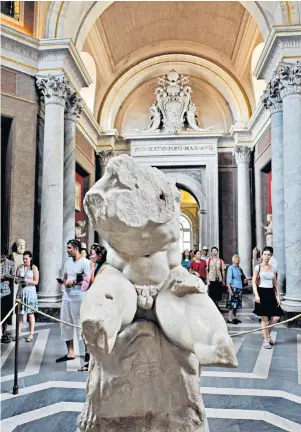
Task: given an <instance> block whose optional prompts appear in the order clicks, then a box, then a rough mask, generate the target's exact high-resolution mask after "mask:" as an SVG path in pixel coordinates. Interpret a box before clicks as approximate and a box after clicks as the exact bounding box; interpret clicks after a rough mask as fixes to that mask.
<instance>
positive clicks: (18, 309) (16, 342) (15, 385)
mask: <svg viewBox="0 0 301 432" xmlns="http://www.w3.org/2000/svg"><path fill="white" fill-rule="evenodd" d="M20 312H21V304H20V301H18V306H17V319H16V341H15V370H14V387H13V394H14V395H17V394H18V393H19V386H18V366H19V315H20Z"/></svg>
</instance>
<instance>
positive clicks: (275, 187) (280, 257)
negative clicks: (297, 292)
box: [271, 110, 285, 292]
mask: <svg viewBox="0 0 301 432" xmlns="http://www.w3.org/2000/svg"><path fill="white" fill-rule="evenodd" d="M271 134H272V135H271V136H272V158H273V181H272V202H273V248H274V255H275V257H277V262H278V282H279V286H280V290H281V292H284V291H283V289H284V282H285V280H284V279H285V238H284V229H283V227H284V183H283V182H284V179H283V178H284V175H283V172H284V171H283V111H282V110H278V111H275V112H273V113H271Z"/></svg>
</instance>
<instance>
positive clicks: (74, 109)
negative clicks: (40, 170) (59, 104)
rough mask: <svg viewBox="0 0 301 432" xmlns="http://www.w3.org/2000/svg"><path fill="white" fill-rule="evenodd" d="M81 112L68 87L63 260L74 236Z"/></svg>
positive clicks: (77, 97) (65, 131)
mask: <svg viewBox="0 0 301 432" xmlns="http://www.w3.org/2000/svg"><path fill="white" fill-rule="evenodd" d="M81 112H82V106H81V98H80V97H79V96H78V94H77V93H76V92H73V91H72V90H71V89H70V88H69V89H68V97H67V100H66V106H65V124H64V138H65V146H64V227H63V243H62V247H63V261H64V260H65V259H67V255H66V244H67V242H68V240H70V239H72V238H74V237H75V187H74V182H75V147H76V120H77V119H78V118H79V117H80V114H81Z"/></svg>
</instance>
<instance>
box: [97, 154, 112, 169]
mask: <svg viewBox="0 0 301 432" xmlns="http://www.w3.org/2000/svg"><path fill="white" fill-rule="evenodd" d="M96 156H97V157H98V158H99V161H100V164H101V165H102V166H104V167H105V166H107V164H108V162H109V160H110V159H112V157H114V156H115V155H114V152H113V150H102V151H100V152H96Z"/></svg>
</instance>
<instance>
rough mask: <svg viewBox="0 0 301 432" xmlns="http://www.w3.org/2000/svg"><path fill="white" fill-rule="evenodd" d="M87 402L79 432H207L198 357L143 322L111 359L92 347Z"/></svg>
mask: <svg viewBox="0 0 301 432" xmlns="http://www.w3.org/2000/svg"><path fill="white" fill-rule="evenodd" d="M88 348H89V352H90V353H91V364H90V371H89V377H88V383H87V400H86V403H85V405H84V408H83V411H82V413H81V414H80V416H79V418H78V422H77V424H78V432H104V431H105V432H117V431H118V432H121V431H127V432H207V431H208V429H207V426H205V425H206V424H207V422H206V420H205V409H204V405H203V401H202V396H201V393H200V377H199V370H200V366H199V362H198V360H197V358H196V356H195V355H194V354H192V353H189V352H188V351H184V350H183V349H180V348H178V347H176V346H174V345H172V344H171V343H170V342H169V341H168V340H167V339H166V338H165V336H164V335H163V334H162V332H161V331H160V329H159V328H158V327H157V326H156V324H154V323H152V322H150V321H145V320H138V321H136V322H134V323H133V324H131V325H130V326H129V327H127V328H126V329H125V330H124V331H123V332H121V333H120V334H119V336H118V337H117V340H116V342H115V345H114V349H113V351H112V352H111V354H109V355H107V354H103V352H101V351H100V350H98V349H96V348H95V347H94V348H93V347H91V346H89V347H88Z"/></svg>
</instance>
